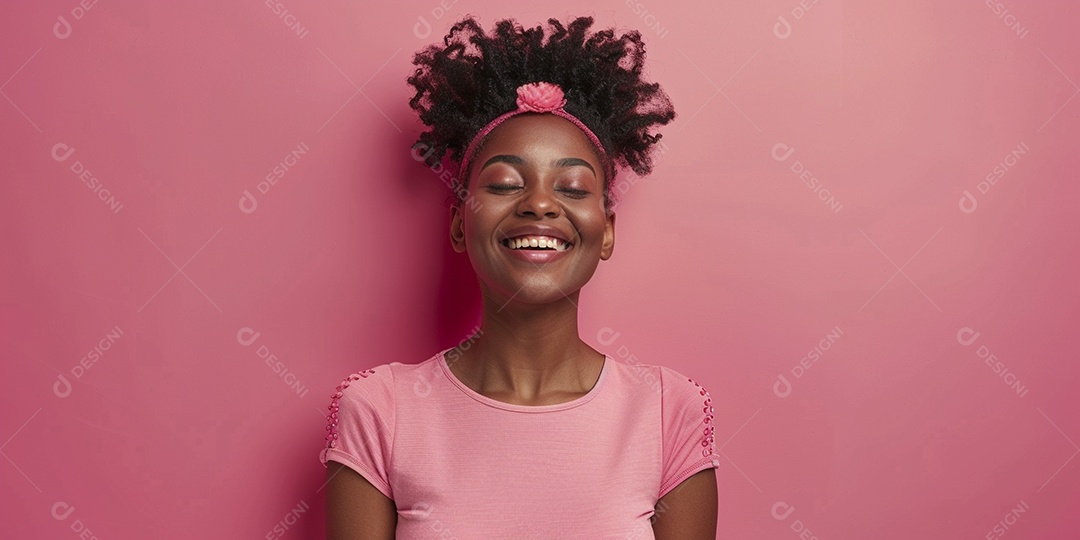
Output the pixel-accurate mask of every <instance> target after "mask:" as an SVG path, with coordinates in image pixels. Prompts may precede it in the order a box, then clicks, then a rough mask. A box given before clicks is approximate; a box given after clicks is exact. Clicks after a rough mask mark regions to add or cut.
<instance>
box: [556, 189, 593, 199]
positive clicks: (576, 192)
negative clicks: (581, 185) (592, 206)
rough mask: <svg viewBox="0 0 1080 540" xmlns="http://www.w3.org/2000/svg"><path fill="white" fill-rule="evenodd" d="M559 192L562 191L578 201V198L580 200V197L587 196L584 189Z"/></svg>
mask: <svg viewBox="0 0 1080 540" xmlns="http://www.w3.org/2000/svg"><path fill="white" fill-rule="evenodd" d="M560 191H562V192H563V193H566V194H569V195H570V196H571V197H574V198H577V199H580V198H582V197H584V196H586V195H588V194H589V192H588V191H585V190H584V189H563V190H560Z"/></svg>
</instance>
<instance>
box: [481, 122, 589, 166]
mask: <svg viewBox="0 0 1080 540" xmlns="http://www.w3.org/2000/svg"><path fill="white" fill-rule="evenodd" d="M496 154H513V155H518V156H522V157H526V155H530V154H535V155H536V156H537V157H545V158H546V157H549V155H550V157H553V158H554V159H558V158H563V157H576V158H581V159H585V160H588V161H589V162H590V163H594V164H595V165H598V164H599V160H598V159H597V156H596V149H595V148H594V147H593V144H592V142H590V141H589V138H588V137H587V136H586V135H585V133H584V132H582V131H581V130H580V129H578V127H577V126H575V125H574V124H573V123H571V122H570V121H569V120H567V119H565V118H562V117H560V116H556V115H554V114H532V113H525V114H519V115H517V116H514V117H512V118H510V119H509V120H506V121H505V122H503V123H502V124H499V125H498V126H497V127H496V128H495V129H493V130H492V131H491V133H490V134H489V135H488V137H487V139H486V140H485V141H484V144H483V148H481V149H480V152H478V153H477V155H476V158H477V159H476V161H477V162H480V163H482V162H483V161H482V160H483V159H486V158H487V157H489V156H493V155H496ZM598 170H599V169H598Z"/></svg>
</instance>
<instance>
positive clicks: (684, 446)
mask: <svg viewBox="0 0 1080 540" xmlns="http://www.w3.org/2000/svg"><path fill="white" fill-rule="evenodd" d="M592 22H593V21H592V19H591V18H588V17H583V18H578V19H576V20H574V21H572V22H570V23H569V25H567V26H565V27H564V26H563V25H562V24H560V23H559V22H558V21H556V20H554V19H552V20H550V21H548V27H547V28H546V29H545V28H543V27H536V28H522V27H521V26H520V25H518V24H517V23H516V22H514V21H512V20H504V21H500V22H498V23H497V24H496V26H495V29H494V32H493V33H492V34H490V35H489V34H487V33H485V31H484V30H483V29H482V28H481V27H480V25H479V24H478V23H477V22H476V21H475V20H474V19H473V18H471V17H470V18H466V19H464V20H462V21H460V22H458V23H457V24H456V25H454V26H453V28H452V29H451V30H450V32H449V34H448V35H447V36H446V38H445V40H444V43H443V44H439V45H432V46H429V47H428V48H426V49H425V50H423V51H421V52H419V53H417V54H416V56H415V59H414V64H416V66H417V68H416V71H415V73H414V74H413V75H412V76H411V77H410V78H409V83H410V84H411V85H412V86H413V87H414V88H415V89H416V94H415V96H414V97H413V98H412V100H411V101H410V105H411V106H412V107H413V108H414V109H415V110H416V111H417V112H418V113H419V116H420V119H421V120H422V121H423V122H424V123H425V124H426V125H427V126H428V127H429V128H430V129H429V130H428V131H426V132H424V133H423V134H421V136H420V139H419V141H418V142H417V146H416V147H415V149H414V151H419V152H420V153H421V154H422V155H423V156H424V158H425V160H426V161H427V163H429V164H431V165H436V164H440V163H441V162H442V161H443V159H444V157H446V155H447V154H449V158H450V161H452V162H453V163H454V164H455V165H458V168H457V169H456V170H457V171H458V173H459V174H458V176H457V178H456V183H455V185H454V188H455V189H454V192H455V194H456V196H455V197H454V199H453V202H452V207H451V212H450V215H451V217H450V241H451V243H452V245H453V247H454V249H455V250H456V251H457V252H459V253H466V254H467V255H468V257H469V260H470V261H471V263H472V266H473V268H474V270H475V271H476V276H477V279H478V281H479V284H480V290H481V293H482V306H483V315H482V323H481V326H480V329H479V331H477V332H476V333H475V334H474V335H473V336H471V337H470V338H469V339H468V340H467V341H466V342H464V343H462V344H461V345H458V346H456V347H451V348H449V349H445V350H443V351H440V352H439V353H437V354H435V355H434V356H433V357H431V358H429V359H427V360H426V361H424V362H422V363H419V364H402V363H400V362H393V363H389V364H382V365H379V366H376V367H374V368H371V369H368V370H365V371H363V372H361V373H356V374H353V375H350V376H349V377H347V378H346V379H345V380H344V381H343V382H342V384H341V385H339V386H338V391H337V392H336V393H335V394H334V395H333V397H332V400H331V404H330V407H329V409H330V416H328V425H327V430H328V434H327V445H326V448H324V449H323V451H322V453H321V455H320V459H321V461H322V462H323V463H324V464H326V465H327V500H328V506H327V512H328V516H327V525H328V535H329V537H330V538H334V539H344V538H394V537H395V534H396V535H397V536H396V537H397V538H460V539H465V538H616V537H617V538H654V537H655V538H666V539H673V538H678V539H692V538H710V539H711V538H714V537H715V534H716V514H717V494H716V478H715V474H714V473H715V471H714V469H715V468H716V467H718V466H719V460H718V459H717V452H716V447H715V437H714V434H713V425H712V405H711V398H710V396H709V394H708V392H706V391H705V389H703V388H702V387H700V386H699V385H697V383H695V382H694V381H692V380H691V379H689V378H687V377H685V376H683V375H682V374H680V373H678V372H676V371H674V370H672V369H670V368H666V367H662V366H649V365H641V364H629V363H626V362H624V361H617V360H615V359H614V358H612V357H610V356H608V355H606V354H603V353H601V352H599V351H597V350H595V349H593V348H592V347H591V346H589V345H588V344H587V343H585V341H583V340H582V339H581V337H580V336H579V335H578V318H577V317H578V295H579V292H580V289H581V287H582V286H584V285H585V283H587V282H588V281H589V279H590V278H591V277H592V275H593V273H594V271H595V270H596V267H597V265H598V264H599V262H600V261H601V260H606V259H608V258H609V257H610V256H611V254H612V250H613V249H614V245H615V214H614V212H613V210H612V203H613V197H612V195H613V193H614V191H615V190H614V186H615V182H614V180H615V175H616V173H617V170H618V168H619V167H629V168H631V169H632V170H633V171H635V172H636V173H637V174H639V175H645V174H648V173H649V172H650V171H651V168H652V161H651V158H650V154H649V152H650V150H651V149H652V147H653V145H654V144H655V143H656V142H657V141H658V140H659V139H660V136H659V135H653V134H649V133H648V129H649V128H651V127H653V126H656V125H663V124H667V123H668V122H670V121H671V120H672V119H673V118H674V116H675V112H674V109H673V108H672V106H671V102H670V100H669V99H668V97H667V95H666V94H664V92H663V91H662V90H661V89H660V87H659V85H658V84H655V83H646V82H645V81H643V80H642V67H643V61H644V55H645V49H644V45H643V43H642V41H641V36H640V34H639V33H637V32H627V33H625V34H623V35H622V36H618V37H617V36H615V33H614V32H613V31H612V30H602V31H597V32H592V33H591V32H590V31H589V29H590V27H591V25H592ZM331 461H333V462H334V464H333V466H330V465H329V463H328V462H331Z"/></svg>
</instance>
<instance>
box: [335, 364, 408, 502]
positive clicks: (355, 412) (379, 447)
mask: <svg viewBox="0 0 1080 540" xmlns="http://www.w3.org/2000/svg"><path fill="white" fill-rule="evenodd" d="M393 390H394V379H393V373H392V371H391V369H390V366H389V365H387V364H383V365H379V366H376V367H374V368H371V369H368V370H365V371H361V372H359V373H354V374H352V375H349V376H348V377H345V380H343V381H342V382H341V384H339V385H338V386H337V389H336V391H335V392H334V394H333V395H332V396H331V397H330V406H329V407H327V409H328V411H329V414H328V415H327V417H326V432H327V433H326V447H325V448H323V450H322V452H320V453H319V461H321V462H322V464H323V466H324V467H326V462H327V461H337V462H339V463H341V464H343V465H346V466H348V467H349V468H350V469H353V470H354V471H356V472H357V473H359V474H360V476H363V477H364V478H365V479H367V481H368V482H371V485H373V486H375V488H376V489H378V490H379V491H381V492H382V494H383V495H386V496H387V497H388V498H390V499H393V498H394V497H393V492H392V490H391V489H390V480H389V476H388V474H387V471H388V470H389V463H390V453H391V451H392V450H393V445H394V414H395V408H394V391H393Z"/></svg>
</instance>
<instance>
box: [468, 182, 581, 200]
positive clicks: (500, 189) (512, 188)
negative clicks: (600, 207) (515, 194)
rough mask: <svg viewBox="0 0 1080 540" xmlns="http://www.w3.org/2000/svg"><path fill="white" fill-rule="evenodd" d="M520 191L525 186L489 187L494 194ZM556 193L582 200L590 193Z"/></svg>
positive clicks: (574, 190)
mask: <svg viewBox="0 0 1080 540" xmlns="http://www.w3.org/2000/svg"><path fill="white" fill-rule="evenodd" d="M518 189H524V186H511V185H507V184H492V185H490V186H487V190H488V191H491V192H494V193H509V192H511V191H515V190H518ZM556 191H559V192H562V193H565V194H567V195H568V196H570V197H573V198H575V199H580V198H582V197H585V196H587V195H588V194H589V192H588V191H586V190H584V189H573V188H564V189H556Z"/></svg>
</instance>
